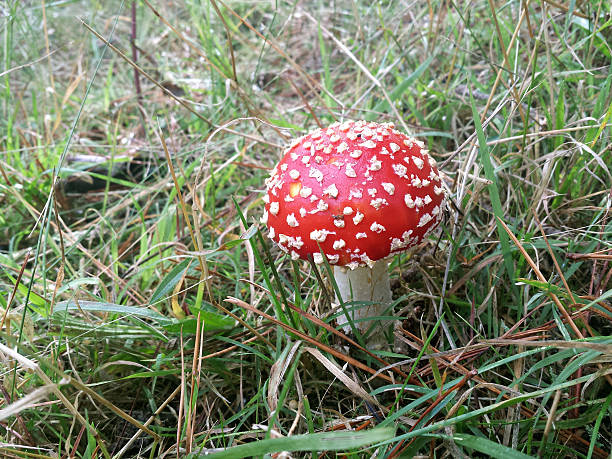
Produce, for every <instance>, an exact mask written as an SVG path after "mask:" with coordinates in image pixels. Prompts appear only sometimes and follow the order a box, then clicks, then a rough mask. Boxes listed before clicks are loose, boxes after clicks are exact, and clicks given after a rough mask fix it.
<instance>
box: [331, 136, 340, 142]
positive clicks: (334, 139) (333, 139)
mask: <svg viewBox="0 0 612 459" xmlns="http://www.w3.org/2000/svg"><path fill="white" fill-rule="evenodd" d="M338 140H340V136H339V135H338V134H333V135H332V136H331V137H330V138H329V141H330V142H331V143H336V142H337V141H338Z"/></svg>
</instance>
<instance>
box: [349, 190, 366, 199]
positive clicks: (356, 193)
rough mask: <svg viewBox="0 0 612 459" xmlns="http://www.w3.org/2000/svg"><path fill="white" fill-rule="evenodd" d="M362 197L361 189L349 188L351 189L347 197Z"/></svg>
mask: <svg viewBox="0 0 612 459" xmlns="http://www.w3.org/2000/svg"><path fill="white" fill-rule="evenodd" d="M362 197H363V191H361V190H360V189H359V188H351V191H349V199H353V198H357V199H361V198H362Z"/></svg>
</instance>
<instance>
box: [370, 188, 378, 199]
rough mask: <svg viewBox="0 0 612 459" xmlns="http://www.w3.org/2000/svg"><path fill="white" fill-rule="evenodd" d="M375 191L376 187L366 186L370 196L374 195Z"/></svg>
mask: <svg viewBox="0 0 612 459" xmlns="http://www.w3.org/2000/svg"><path fill="white" fill-rule="evenodd" d="M377 192H378V190H377V189H376V188H368V194H369V195H370V196H371V197H374V196H376V193H377Z"/></svg>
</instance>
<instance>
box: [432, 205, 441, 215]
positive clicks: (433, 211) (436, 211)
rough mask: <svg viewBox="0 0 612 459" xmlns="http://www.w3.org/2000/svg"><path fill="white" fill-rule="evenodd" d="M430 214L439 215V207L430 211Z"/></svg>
mask: <svg viewBox="0 0 612 459" xmlns="http://www.w3.org/2000/svg"><path fill="white" fill-rule="evenodd" d="M431 213H432V214H433V215H438V214H439V213H440V207H439V206H436V207H434V208H433V209H432V211H431Z"/></svg>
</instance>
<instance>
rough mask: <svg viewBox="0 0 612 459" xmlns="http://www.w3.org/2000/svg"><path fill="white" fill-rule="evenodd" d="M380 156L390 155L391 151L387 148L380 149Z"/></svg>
mask: <svg viewBox="0 0 612 459" xmlns="http://www.w3.org/2000/svg"><path fill="white" fill-rule="evenodd" d="M380 154H381V155H388V154H389V150H387V148H386V147H382V148H381V149H380Z"/></svg>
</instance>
